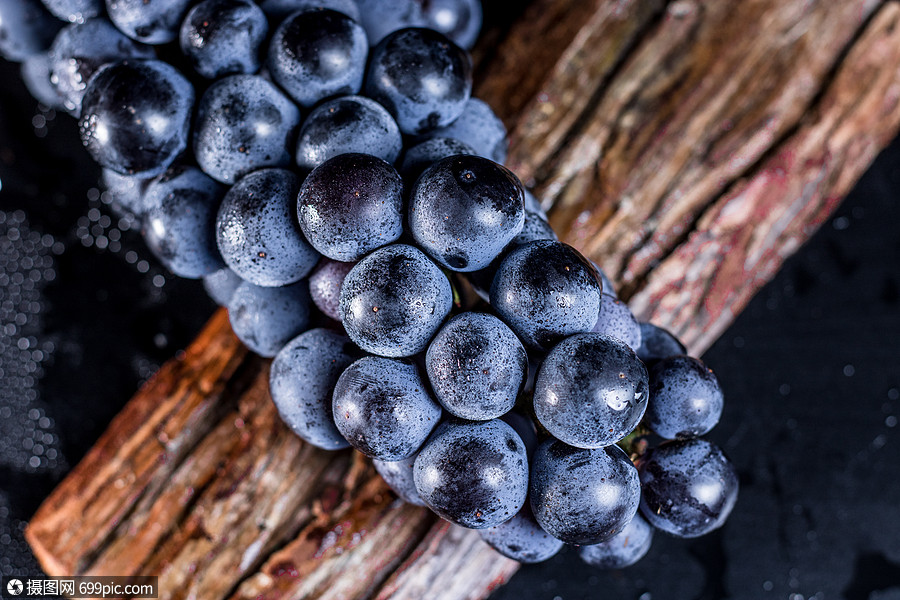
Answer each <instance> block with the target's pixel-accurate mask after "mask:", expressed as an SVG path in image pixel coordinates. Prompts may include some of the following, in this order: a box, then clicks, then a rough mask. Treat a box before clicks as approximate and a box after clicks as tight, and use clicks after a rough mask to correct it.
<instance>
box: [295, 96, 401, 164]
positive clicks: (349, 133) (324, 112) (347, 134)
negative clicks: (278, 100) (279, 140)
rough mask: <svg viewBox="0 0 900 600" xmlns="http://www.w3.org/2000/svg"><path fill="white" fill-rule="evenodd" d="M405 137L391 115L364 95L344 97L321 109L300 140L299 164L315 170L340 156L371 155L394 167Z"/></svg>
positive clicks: (310, 118) (305, 124)
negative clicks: (350, 154)
mask: <svg viewBox="0 0 900 600" xmlns="http://www.w3.org/2000/svg"><path fill="white" fill-rule="evenodd" d="M402 149H403V138H402V137H401V136H400V129H399V128H398V127H397V123H396V122H395V121H394V118H393V117H392V116H391V114H390V113H389V112H388V111H387V110H385V108H384V107H383V106H381V105H380V104H378V103H377V102H375V101H374V100H370V99H368V98H364V97H363V96H343V97H341V98H335V99H334V100H329V101H327V102H323V103H322V104H320V105H319V106H317V107H316V108H315V109H314V110H313V111H312V112H311V113H309V116H308V117H307V118H306V121H304V122H303V127H302V128H301V129H300V135H299V136H298V137H297V154H296V157H297V164H298V165H299V166H300V167H301V168H304V169H314V168H316V167H318V166H319V165H321V164H322V163H324V162H325V161H326V160H328V159H331V158H334V157H335V156H337V155H339V154H347V153H351V152H354V153H359V154H371V155H372V156H377V157H378V158H380V159H382V160H385V161H387V162H389V163H391V164H394V162H395V161H396V160H397V157H398V156H400V150H402Z"/></svg>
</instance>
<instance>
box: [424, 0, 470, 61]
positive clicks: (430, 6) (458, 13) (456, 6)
mask: <svg viewBox="0 0 900 600" xmlns="http://www.w3.org/2000/svg"><path fill="white" fill-rule="evenodd" d="M423 10H424V13H425V26H426V27H429V28H431V29H434V30H435V31H440V32H441V33H443V34H444V35H446V36H447V37H448V38H450V39H451V40H453V41H454V42H456V43H457V44H458V45H459V46H461V47H463V48H467V49H468V48H471V47H472V46H474V45H475V40H476V39H478V32H479V31H481V20H482V11H481V0H428V1H427V2H423Z"/></svg>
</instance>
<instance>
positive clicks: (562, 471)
mask: <svg viewBox="0 0 900 600" xmlns="http://www.w3.org/2000/svg"><path fill="white" fill-rule="evenodd" d="M529 494H530V495H531V508H532V510H533V511H534V518H535V520H537V522H538V523H539V524H540V526H541V527H542V528H543V529H544V531H546V532H547V533H549V534H550V535H552V536H554V537H556V538H558V539H560V540H562V541H564V542H566V543H568V544H599V543H600V542H603V541H606V540H608V539H610V538H611V537H613V536H614V535H616V534H617V533H619V532H620V531H622V529H624V528H625V526H626V525H627V524H628V522H629V521H630V520H631V519H632V518H633V517H634V515H635V513H636V512H637V509H638V503H639V502H640V497H641V487H640V483H639V482H638V472H637V469H635V468H634V465H632V464H631V461H630V460H628V456H626V455H625V452H623V451H622V449H621V448H619V447H618V446H607V447H606V448H596V449H592V450H586V449H581V448H573V447H571V446H567V445H566V444H564V443H562V442H560V441H559V440H554V439H552V438H551V439H548V440H545V441H544V442H543V443H542V444H541V445H540V446H538V449H537V452H535V455H534V458H533V459H532V462H531V486H530V488H529Z"/></svg>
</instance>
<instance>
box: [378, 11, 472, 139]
mask: <svg viewBox="0 0 900 600" xmlns="http://www.w3.org/2000/svg"><path fill="white" fill-rule="evenodd" d="M471 93H472V60H471V58H469V55H468V54H467V53H466V51H465V50H463V49H462V48H460V47H459V46H457V45H456V44H454V43H453V42H451V41H450V40H448V39H447V38H445V37H444V36H442V35H441V34H440V33H438V32H436V31H432V30H430V29H402V30H400V31H395V32H394V33H392V34H390V35H389V36H387V37H386V38H384V39H383V40H382V41H381V43H379V44H378V45H377V46H376V47H375V48H374V49H373V50H372V53H371V56H370V57H369V69H368V72H367V74H366V95H367V96H369V97H371V98H373V99H375V100H377V101H378V102H380V103H381V104H382V105H383V106H384V107H385V108H387V109H388V111H389V112H390V113H391V114H392V115H394V118H395V119H396V120H397V125H399V126H400V131H402V132H403V133H408V134H422V133H425V132H427V131H431V130H432V129H436V128H438V127H444V126H446V125H449V124H450V123H452V122H453V121H454V120H456V118H457V117H459V115H461V114H462V112H463V109H465V106H466V101H467V100H468V99H469V95H470V94H471ZM442 137H446V136H442Z"/></svg>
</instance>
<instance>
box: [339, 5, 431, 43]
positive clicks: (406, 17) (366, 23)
mask: <svg viewBox="0 0 900 600" xmlns="http://www.w3.org/2000/svg"><path fill="white" fill-rule="evenodd" d="M356 4H357V5H358V6H359V19H358V21H359V22H360V23H362V26H363V27H364V28H365V30H366V36H367V37H368V39H369V45H370V46H374V45H376V44H378V42H380V41H381V40H383V39H384V38H385V37H386V36H387V35H388V34H390V33H393V32H395V31H397V30H398V29H405V28H407V27H425V25H426V21H425V14H424V12H423V11H422V0H356Z"/></svg>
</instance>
